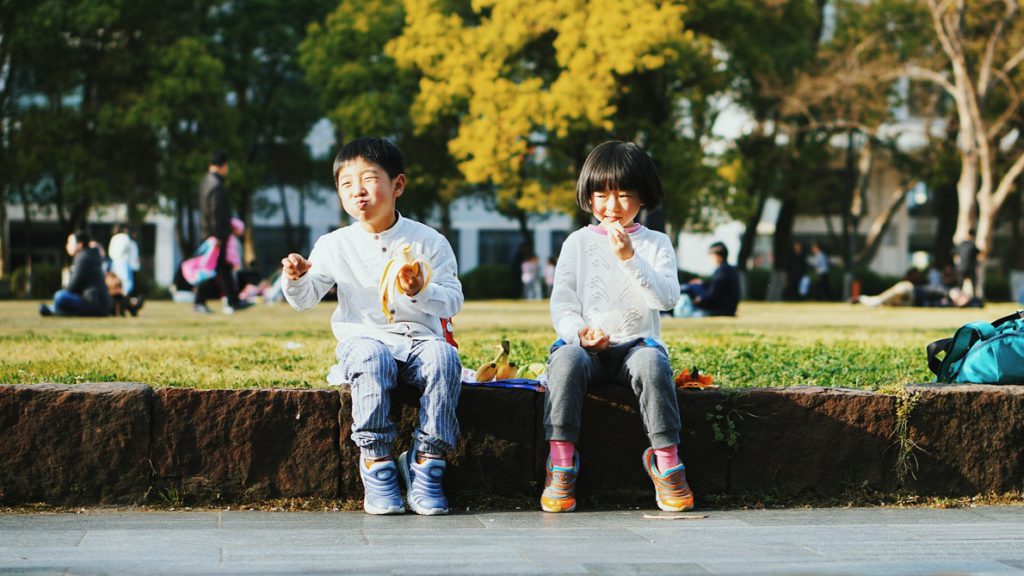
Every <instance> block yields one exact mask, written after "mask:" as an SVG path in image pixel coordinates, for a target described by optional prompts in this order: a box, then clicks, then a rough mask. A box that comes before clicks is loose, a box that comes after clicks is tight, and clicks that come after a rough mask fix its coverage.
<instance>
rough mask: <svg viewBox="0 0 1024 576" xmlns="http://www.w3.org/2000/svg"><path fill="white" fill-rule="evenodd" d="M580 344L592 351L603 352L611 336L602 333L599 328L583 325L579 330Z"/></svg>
mask: <svg viewBox="0 0 1024 576" xmlns="http://www.w3.org/2000/svg"><path fill="white" fill-rule="evenodd" d="M579 336H580V346H582V347H584V348H586V349H587V350H591V351H593V352H603V351H605V350H607V349H608V345H609V344H610V342H611V336H609V335H607V334H605V333H604V331H603V330H601V329H600V328H591V327H589V326H586V327H584V328H583V329H582V330H580V331H579Z"/></svg>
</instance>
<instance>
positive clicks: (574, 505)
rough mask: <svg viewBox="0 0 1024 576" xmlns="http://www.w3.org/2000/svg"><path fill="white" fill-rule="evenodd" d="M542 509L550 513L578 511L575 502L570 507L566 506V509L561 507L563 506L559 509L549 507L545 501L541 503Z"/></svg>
mask: <svg viewBox="0 0 1024 576" xmlns="http://www.w3.org/2000/svg"><path fill="white" fill-rule="evenodd" d="M540 509H541V510H543V511H545V512H550V513H552V514H561V513H563V512H575V511H576V504H573V505H572V506H571V507H569V508H565V509H561V508H559V509H558V510H555V509H554V508H548V507H547V506H545V505H544V503H543V502H542V503H541V505H540Z"/></svg>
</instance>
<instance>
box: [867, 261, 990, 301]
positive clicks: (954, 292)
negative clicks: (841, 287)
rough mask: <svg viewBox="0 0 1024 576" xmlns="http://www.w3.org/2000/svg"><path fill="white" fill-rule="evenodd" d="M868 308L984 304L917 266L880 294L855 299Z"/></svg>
mask: <svg viewBox="0 0 1024 576" xmlns="http://www.w3.org/2000/svg"><path fill="white" fill-rule="evenodd" d="M853 303H854V304H863V305H865V306H867V307H869V308H876V307H878V306H894V307H896V306H916V307H927V308H967V307H973V306H977V307H980V306H982V305H983V303H982V301H981V300H980V299H979V298H975V297H973V296H971V295H970V294H968V293H967V292H966V291H965V290H963V289H961V288H960V287H958V286H954V287H950V286H948V285H946V284H944V283H934V282H928V281H927V279H926V278H925V277H923V276H922V275H921V273H920V272H919V271H918V270H917V268H911V269H910V270H908V271H907V273H906V274H905V275H904V276H903V279H902V280H900V281H899V282H897V283H896V284H893V285H892V286H890V287H889V288H887V289H886V290H885V291H883V292H882V293H881V294H878V295H875V296H869V295H864V296H861V297H860V298H858V299H857V300H855V301H854V302H853Z"/></svg>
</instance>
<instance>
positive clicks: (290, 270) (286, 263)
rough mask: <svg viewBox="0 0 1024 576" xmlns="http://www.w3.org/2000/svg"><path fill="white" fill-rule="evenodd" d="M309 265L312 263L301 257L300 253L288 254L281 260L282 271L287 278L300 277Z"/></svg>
mask: <svg viewBox="0 0 1024 576" xmlns="http://www.w3.org/2000/svg"><path fill="white" fill-rule="evenodd" d="M311 266H312V264H311V263H310V262H309V260H306V259H305V258H303V257H302V255H301V254H289V255H288V256H287V257H285V258H283V259H282V260H281V268H282V272H283V273H284V276H285V278H287V279H289V280H298V279H299V278H302V276H303V275H304V274H305V273H306V272H308V271H309V268H310V267H311Z"/></svg>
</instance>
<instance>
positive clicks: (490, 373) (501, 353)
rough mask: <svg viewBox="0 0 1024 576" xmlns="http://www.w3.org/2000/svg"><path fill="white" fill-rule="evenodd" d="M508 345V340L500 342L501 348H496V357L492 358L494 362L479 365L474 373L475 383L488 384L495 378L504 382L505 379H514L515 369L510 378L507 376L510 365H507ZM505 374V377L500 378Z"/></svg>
mask: <svg viewBox="0 0 1024 576" xmlns="http://www.w3.org/2000/svg"><path fill="white" fill-rule="evenodd" d="M508 353H509V343H508V340H502V341H501V346H499V347H498V355H497V356H495V357H494V360H491V361H490V362H485V363H483V364H481V365H480V368H478V369H477V371H476V381H477V382H490V381H491V380H494V379H495V377H497V379H498V380H504V379H505V378H513V377H515V374H516V373H515V369H514V368H513V370H512V372H511V374H512V376H507V374H509V367H510V364H509V363H508ZM502 374H505V375H506V376H501V375H502Z"/></svg>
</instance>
